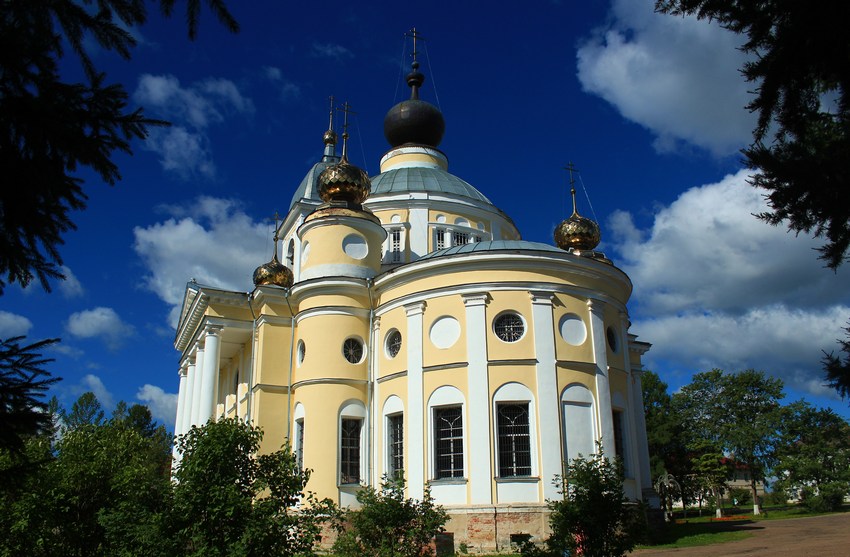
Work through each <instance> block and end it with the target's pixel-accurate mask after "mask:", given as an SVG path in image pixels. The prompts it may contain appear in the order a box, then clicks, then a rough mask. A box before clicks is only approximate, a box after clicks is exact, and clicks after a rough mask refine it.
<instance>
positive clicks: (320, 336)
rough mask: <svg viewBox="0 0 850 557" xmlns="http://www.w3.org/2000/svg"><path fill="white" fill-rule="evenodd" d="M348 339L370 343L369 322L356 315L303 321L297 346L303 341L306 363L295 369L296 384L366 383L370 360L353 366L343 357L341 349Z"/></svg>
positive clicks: (324, 316) (325, 316) (298, 333)
mask: <svg viewBox="0 0 850 557" xmlns="http://www.w3.org/2000/svg"><path fill="white" fill-rule="evenodd" d="M348 337H358V338H359V339H360V340H361V341H363V342H364V343H367V342H368V341H369V325H368V320H367V319H364V318H361V317H357V316H354V315H315V316H311V317H307V318H305V319H301V320H300V321H299V322H298V329H297V331H296V340H295V343H296V346H297V345H298V341H299V340H304V346H305V348H306V351H305V357H304V362H303V363H302V364H301V365H300V366H299V365H297V364H296V366H295V370H294V375H295V381H305V380H310V379H321V378H327V377H338V378H348V379H366V378H367V377H368V367H367V362H368V357H364V358H363V360H362V361H361V363H359V364H352V363H351V362H349V361H348V360H346V359H345V357H344V355H343V352H342V345H343V342H344V341H345V339H347V338H348ZM365 351H366V346H364V352H365ZM296 359H297V356H296Z"/></svg>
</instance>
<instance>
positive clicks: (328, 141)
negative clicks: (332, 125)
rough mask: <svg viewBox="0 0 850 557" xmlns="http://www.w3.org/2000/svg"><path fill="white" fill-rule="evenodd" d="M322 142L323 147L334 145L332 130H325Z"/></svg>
mask: <svg viewBox="0 0 850 557" xmlns="http://www.w3.org/2000/svg"><path fill="white" fill-rule="evenodd" d="M322 141H323V142H324V143H325V145H336V132H335V131H333V130H327V131H326V132H325V133H324V134H323V135H322Z"/></svg>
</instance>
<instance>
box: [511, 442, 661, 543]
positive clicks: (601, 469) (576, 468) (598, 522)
mask: <svg viewBox="0 0 850 557" xmlns="http://www.w3.org/2000/svg"><path fill="white" fill-rule="evenodd" d="M555 483H556V485H558V486H559V490H558V492H559V493H560V494H561V495H562V496H563V497H562V499H558V500H556V501H550V502H549V510H550V511H551V513H552V514H551V515H550V516H549V524H550V526H551V528H552V535H551V536H550V537H549V539H548V540H546V546H547V549H548V553H547V552H546V551H545V550H533V549H531V548H529V547H528V546H527V549H526V551H524V553H526V554H532V555H534V554H544V555H545V554H548V555H557V556H561V555H583V556H584V557H621V556H622V555H625V554H626V553H627V552H629V551H631V550H632V549H633V548H634V547H635V545H637V543H638V542H639V541H640V540H641V539H642V538H643V537H644V535H645V534H646V531H647V528H646V520H645V516H644V512H643V508H642V505H641V504H639V503H636V502H632V501H630V500H629V499H628V498H627V497H626V495H625V493H624V492H623V466H622V463H621V462H620V461H619V460H617V461H612V460H610V459H608V458H607V457H606V456H605V454H604V452H603V450H602V446H601V444H599V443H597V453H596V454H592V455H590V456H588V457H583V456H581V455H579V458H576V459H573V460H572V461H571V462H570V463H569V467H568V469H567V474H566V476H565V477H563V478H561V477H557V478H556V479H555Z"/></svg>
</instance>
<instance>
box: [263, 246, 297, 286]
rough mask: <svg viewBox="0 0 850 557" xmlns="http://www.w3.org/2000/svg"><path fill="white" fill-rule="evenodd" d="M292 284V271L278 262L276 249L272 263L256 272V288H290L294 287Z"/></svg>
mask: <svg viewBox="0 0 850 557" xmlns="http://www.w3.org/2000/svg"><path fill="white" fill-rule="evenodd" d="M292 282H293V276H292V271H290V270H289V269H288V268H287V267H286V265H284V264H283V263H281V262H280V261H279V260H278V258H277V250H276V249H275V254H274V256H273V257H272V260H271V261H269V262H268V263H264V264H262V265H260V266H259V267H257V268H256V270H254V286H267V285H272V286H283V287H285V288H288V287H290V286H292Z"/></svg>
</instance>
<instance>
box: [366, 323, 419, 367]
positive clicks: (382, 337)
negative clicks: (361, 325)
mask: <svg viewBox="0 0 850 557" xmlns="http://www.w3.org/2000/svg"><path fill="white" fill-rule="evenodd" d="M393 329H397V330H398V331H399V332H400V333H401V349H400V350H399V352H398V354H397V355H396V357H395V358H390V357H388V356H387V350H386V339H387V335H388V334H389V332H390V331H392V330H393ZM414 341H415V339H411V338H410V337H409V336H408V334H407V314H406V313H405V311H404V308H401V307H400V308H396V309H394V310H392V311H389V312H387V313H385V314H383V315H381V329H380V331H379V337H378V339H377V342H376V343H375V355H376V356H377V358H378V377H384V376H387V375H392V374H393V373H398V372H400V371H404V370H406V369H407V350H408V347H409V346H410V343H411V342H414ZM419 342H421V339H420V340H419Z"/></svg>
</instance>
